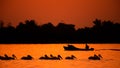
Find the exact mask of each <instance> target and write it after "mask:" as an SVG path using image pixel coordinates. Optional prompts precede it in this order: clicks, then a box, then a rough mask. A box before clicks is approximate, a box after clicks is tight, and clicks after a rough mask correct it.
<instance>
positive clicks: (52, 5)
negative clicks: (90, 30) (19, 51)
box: [0, 0, 120, 27]
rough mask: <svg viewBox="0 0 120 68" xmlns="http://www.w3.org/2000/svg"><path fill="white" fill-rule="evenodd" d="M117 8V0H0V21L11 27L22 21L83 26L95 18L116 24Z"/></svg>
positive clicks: (89, 24) (90, 23)
mask: <svg viewBox="0 0 120 68" xmlns="http://www.w3.org/2000/svg"><path fill="white" fill-rule="evenodd" d="M119 7H120V1H119V0H0V20H3V21H5V22H6V23H8V22H12V24H13V25H17V24H18V23H19V22H20V21H25V20H26V19H34V20H36V22H37V23H38V24H44V23H47V22H52V23H53V24H54V25H56V24H58V23H59V22H60V21H64V22H65V23H70V24H75V25H76V27H85V26H92V25H93V24H92V21H93V20H94V19H96V18H98V19H102V20H111V21H114V22H120V9H119Z"/></svg>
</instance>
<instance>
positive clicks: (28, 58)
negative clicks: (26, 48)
mask: <svg viewBox="0 0 120 68" xmlns="http://www.w3.org/2000/svg"><path fill="white" fill-rule="evenodd" d="M21 59H22V60H32V59H33V57H32V56H31V55H27V56H26V57H25V56H23V57H22V58H21Z"/></svg>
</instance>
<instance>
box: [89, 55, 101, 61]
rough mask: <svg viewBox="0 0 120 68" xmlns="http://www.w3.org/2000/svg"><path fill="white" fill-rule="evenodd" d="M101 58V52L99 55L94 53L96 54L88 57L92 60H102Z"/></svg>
mask: <svg viewBox="0 0 120 68" xmlns="http://www.w3.org/2000/svg"><path fill="white" fill-rule="evenodd" d="M101 58H103V57H102V56H101V55H100V54H99V55H96V54H94V56H90V57H88V59H90V60H100V59H101Z"/></svg>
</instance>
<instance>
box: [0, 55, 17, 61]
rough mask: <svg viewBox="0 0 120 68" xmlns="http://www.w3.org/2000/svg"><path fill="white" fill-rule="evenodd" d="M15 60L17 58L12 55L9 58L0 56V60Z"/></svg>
mask: <svg viewBox="0 0 120 68" xmlns="http://www.w3.org/2000/svg"><path fill="white" fill-rule="evenodd" d="M14 59H17V57H16V56H15V55H14V54H13V55H12V57H9V56H8V55H7V54H5V55H4V56H0V60H14Z"/></svg>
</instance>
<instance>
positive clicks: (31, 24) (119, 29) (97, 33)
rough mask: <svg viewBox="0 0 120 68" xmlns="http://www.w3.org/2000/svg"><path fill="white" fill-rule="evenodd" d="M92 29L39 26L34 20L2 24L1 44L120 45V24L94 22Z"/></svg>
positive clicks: (0, 32) (71, 26)
mask: <svg viewBox="0 0 120 68" xmlns="http://www.w3.org/2000/svg"><path fill="white" fill-rule="evenodd" d="M93 23H94V25H93V26H92V27H84V28H78V29H75V25H74V24H65V23H62V22H61V23H58V25H57V26H54V25H53V24H52V23H51V22H49V23H47V24H43V25H37V24H36V22H35V21H34V20H26V21H25V22H24V23H23V22H20V23H19V25H17V26H16V27H14V26H12V25H11V24H8V25H7V26H6V27H5V26H4V22H2V21H1V22H0V43H120V24H119V23H114V22H112V21H101V20H99V19H96V20H94V21H93Z"/></svg>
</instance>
